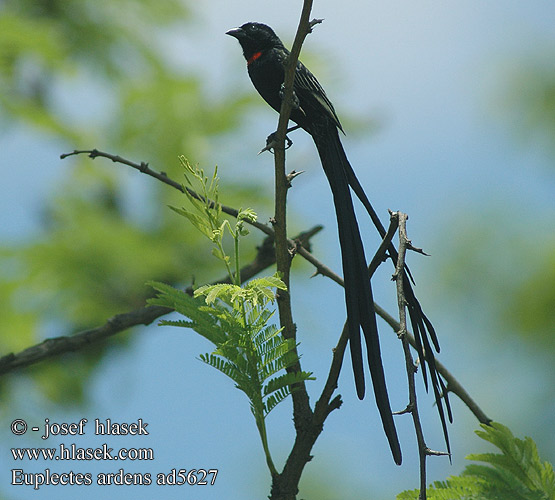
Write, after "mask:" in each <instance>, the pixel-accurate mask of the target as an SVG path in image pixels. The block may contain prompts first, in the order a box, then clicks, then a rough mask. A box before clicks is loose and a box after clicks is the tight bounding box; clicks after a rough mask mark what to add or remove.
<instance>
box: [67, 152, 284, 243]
mask: <svg viewBox="0 0 555 500" xmlns="http://www.w3.org/2000/svg"><path fill="white" fill-rule="evenodd" d="M80 154H87V155H88V156H89V158H92V159H93V160H94V159H95V158H97V157H102V158H108V159H109V160H112V161H113V162H114V163H121V164H123V165H127V166H129V167H131V168H134V169H136V170H138V171H139V172H142V173H143V174H146V175H149V176H150V177H154V178H155V179H158V180H159V181H161V182H163V183H164V184H167V185H168V186H171V187H173V188H174V189H177V190H178V191H181V192H182V193H184V192H185V191H187V192H188V193H189V194H190V195H191V196H192V197H193V198H195V199H197V200H199V201H202V202H203V203H204V202H205V201H206V200H205V199H204V196H202V195H200V194H198V193H197V192H196V191H194V190H193V189H191V188H189V187H187V186H185V185H183V184H180V183H179V182H176V181H174V180H173V179H170V178H169V177H168V176H167V174H166V173H165V172H156V171H155V170H152V169H151V168H150V167H149V165H148V163H146V162H144V161H142V162H141V163H136V162H134V161H131V160H128V159H127V158H123V157H122V156H119V155H113V154H111V153H105V152H103V151H99V150H98V149H96V148H95V149H76V150H74V151H72V152H71V153H64V154H62V155H60V158H61V159H62V160H63V159H64V158H67V157H68V156H74V155H80ZM208 201H209V203H212V204H215V203H216V202H215V201H212V200H208ZM220 208H221V209H222V212H223V213H225V214H228V215H231V216H232V217H237V215H238V214H239V211H238V210H237V209H235V208H233V207H228V206H226V205H222V204H220ZM245 221H246V222H248V223H249V224H250V225H251V226H253V227H255V228H256V229H259V230H260V231H262V232H263V233H265V234H267V235H268V236H273V235H274V232H273V231H272V229H271V228H270V227H269V226H267V225H265V224H261V223H260V222H257V221H251V220H248V219H245Z"/></svg>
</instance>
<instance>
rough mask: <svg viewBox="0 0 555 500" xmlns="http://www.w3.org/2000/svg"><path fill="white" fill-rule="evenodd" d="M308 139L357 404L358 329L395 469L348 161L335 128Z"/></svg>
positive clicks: (360, 385)
mask: <svg viewBox="0 0 555 500" xmlns="http://www.w3.org/2000/svg"><path fill="white" fill-rule="evenodd" d="M311 133H312V136H313V138H314V142H315V143H316V147H317V149H318V153H319V155H320V159H321V161H322V166H323V168H324V172H325V174H326V177H327V178H328V181H329V184H330V187H331V190H332V193H333V200H334V204H335V211H336V215H337V223H338V229H339V240H340V244H341V256H342V262H343V273H344V280H345V297H346V305H347V322H348V329H349V344H350V349H351V360H352V364H353V372H354V377H355V385H356V389H357V394H358V397H359V398H360V399H362V398H363V397H364V369H363V362H362V346H361V338H360V328H361V327H362V331H363V334H364V339H365V343H366V350H367V358H368V364H369V367H370V374H371V376H372V383H373V386H374V395H375V398H376V404H377V407H378V411H379V413H380V417H381V419H382V425H383V428H384V431H385V434H386V436H387V439H388V441H389V446H390V448H391V452H392V454H393V458H394V460H395V462H396V463H397V464H400V463H401V460H402V457H401V447H400V445H399V439H398V437H397V431H396V429H395V424H394V421H393V415H392V412H391V407H390V403H389V396H388V393H387V387H386V383H385V374H384V371H383V365H382V359H381V353H380V345H379V338H378V328H377V323H376V316H375V312H374V300H373V297H372V289H371V286H370V280H369V278H368V275H367V273H366V269H367V263H366V258H365V255H364V248H363V245H362V240H361V237H360V231H359V227H358V224H357V221H356V216H355V211H354V207H353V202H352V198H351V193H350V189H349V179H348V176H347V175H346V172H347V168H346V167H345V162H347V158H346V155H345V152H344V151H343V147H342V145H341V142H340V140H339V135H338V132H337V128H336V126H335V124H334V123H332V122H331V121H330V122H329V123H322V124H318V125H314V126H313V127H312V130H311ZM347 165H348V162H347ZM349 168H350V165H349Z"/></svg>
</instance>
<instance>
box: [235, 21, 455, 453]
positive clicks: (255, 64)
mask: <svg viewBox="0 0 555 500" xmlns="http://www.w3.org/2000/svg"><path fill="white" fill-rule="evenodd" d="M226 34H227V35H230V36H233V37H234V38H236V39H237V40H238V41H239V43H240V45H241V48H242V49H243V55H244V57H245V59H246V61H247V69H248V73H249V76H250V79H251V81H252V83H253V84H254V87H255V88H256V90H257V91H258V93H259V94H260V95H261V96H262V97H263V99H264V100H265V101H266V102H267V103H268V104H269V105H270V106H271V107H272V108H274V109H275V110H276V111H278V112H279V111H280V108H281V101H282V96H283V82H284V79H285V65H286V63H287V58H288V56H289V51H288V50H287V49H286V48H285V46H284V45H283V43H282V42H281V40H280V39H279V38H278V36H277V35H276V34H275V32H274V31H273V30H272V29H271V28H270V27H269V26H266V25H265V24H260V23H254V22H249V23H245V24H243V25H242V26H241V27H239V28H233V29H231V30H229V31H227V33H226ZM290 119H291V120H292V121H294V122H295V123H296V124H297V125H298V126H299V127H301V128H303V129H304V130H305V131H306V132H308V133H309V134H310V135H311V136H312V138H313V140H314V143H315V145H316V148H317V150H318V154H319V156H320V160H321V163H322V167H323V168H324V172H325V174H326V177H327V179H328V182H329V185H330V188H331V191H332V194H333V202H334V205H335V212H336V217H337V225H338V232H339V243H340V246H341V257H342V264H343V275H344V282H345V301H346V309H347V325H348V331H349V345H350V351H351V361H352V365H353V372H354V379H355V386H356V391H357V395H358V397H359V398H360V399H362V398H363V397H364V392H365V383H364V368H363V356H362V345H361V334H360V330H361V329H362V332H363V334H364V339H365V343H366V353H367V358H368V365H369V368H370V374H371V377H372V383H373V386H374V395H375V398H376V404H377V407H378V411H379V413H380V417H381V420H382V424H383V428H384V431H385V434H386V436H387V439H388V441H389V446H390V448H391V452H392V454H393V458H394V460H395V462H396V463H397V464H400V463H401V447H400V445H399V439H398V437H397V431H396V429H395V424H394V422H393V415H392V412H391V407H390V403H389V396H388V394H387V387H386V382H385V375H384V370H383V366H382V359H381V354H380V344H379V339H378V328H377V324H376V315H375V311H374V302H373V297H372V289H371V286H370V280H369V278H368V266H367V261H366V257H365V255H364V248H363V244H362V240H361V237H360V232H359V227H358V223H357V219H356V216H355V211H354V207H353V201H352V198H351V191H350V188H352V189H353V191H354V192H355V194H356V195H357V197H358V198H359V199H360V200H361V202H362V203H363V205H364V207H365V208H366V210H367V211H368V213H369V215H370V217H371V218H372V220H373V222H374V224H375V225H376V227H377V228H378V231H379V232H380V233H381V234H382V236H383V235H384V234H385V229H384V227H383V225H382V224H381V222H380V221H379V218H378V217H377V215H376V213H375V211H374V210H373V208H372V206H371V204H370V202H369V201H368V198H367V196H366V194H365V193H364V190H363V189H362V186H361V184H360V182H359V181H358V179H357V177H356V175H355V172H354V171H353V168H352V167H351V165H350V163H349V160H348V159H347V156H346V154H345V151H344V149H343V146H342V144H341V141H340V138H339V130H340V131H342V132H343V128H342V126H341V123H340V121H339V118H338V117H337V114H336V112H335V109H334V107H333V105H332V103H331V102H330V100H329V99H328V97H327V95H326V93H325V92H324V89H323V88H322V86H321V85H320V83H319V82H318V80H316V78H315V77H314V75H313V74H312V73H311V72H310V71H309V70H308V69H307V68H306V67H305V66H304V65H303V64H302V63H301V62H300V61H299V62H298V63H297V67H296V70H295V79H294V84H293V109H292V111H291V115H290ZM388 252H389V256H390V257H391V258H392V259H393V261H394V262H396V260H397V252H396V250H395V248H394V247H393V245H390V247H389V249H388ZM404 282H405V294H406V295H407V301H408V302H409V304H408V308H409V313H410V316H411V324H412V326H413V329H414V330H415V336H416V338H417V343H418V346H419V355H420V359H421V360H422V362H423V363H424V360H426V361H427V362H428V366H429V371H430V378H431V379H432V386H433V388H434V393H435V396H436V401H438V403H439V404H438V406H439V411H440V416H441V419H442V425H443V429H444V434H445V437H446V440H447V431H446V426H445V416H444V413H443V406H442V405H441V395H442V394H441V392H443V393H445V394H446V391H445V390H444V389H445V387H444V386H443V381H442V380H441V378H439V376H438V375H437V373H436V370H435V363H434V357H433V354H432V350H431V346H430V343H429V339H428V336H427V335H426V329H428V332H429V333H430V337H431V339H432V341H433V343H434V346H435V347H436V350H438V351H439V345H438V342H437V338H436V335H435V332H434V330H433V327H432V325H431V323H430V322H429V321H428V319H427V318H426V316H425V315H424V314H423V312H422V309H421V308H420V304H419V303H418V301H417V300H416V297H415V296H414V293H413V291H412V288H411V285H410V282H409V280H408V276H407V275H406V273H405V280H404ZM422 344H423V345H424V349H425V350H426V353H425V355H424V352H423V349H422ZM423 373H424V376H425V378H424V380H425V381H426V387H427V378H426V374H425V371H423ZM447 407H448V410H449V416H450V418H451V415H450V409H449V406H448V405H447ZM447 445H448V441H447ZM448 446H449V445H448Z"/></svg>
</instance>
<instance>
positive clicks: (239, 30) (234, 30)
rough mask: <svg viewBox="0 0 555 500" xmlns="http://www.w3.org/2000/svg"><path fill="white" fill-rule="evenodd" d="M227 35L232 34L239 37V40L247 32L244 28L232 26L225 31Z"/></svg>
mask: <svg viewBox="0 0 555 500" xmlns="http://www.w3.org/2000/svg"><path fill="white" fill-rule="evenodd" d="M225 34H226V35H229V36H232V37H233V38H237V40H239V39H241V38H243V36H244V35H245V32H244V31H243V29H242V28H232V29H230V30H229V31H226V32H225Z"/></svg>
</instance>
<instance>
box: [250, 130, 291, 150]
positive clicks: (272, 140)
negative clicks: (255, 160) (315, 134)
mask: <svg viewBox="0 0 555 500" xmlns="http://www.w3.org/2000/svg"><path fill="white" fill-rule="evenodd" d="M276 133H277V132H272V133H271V134H270V135H269V136H268V137H267V138H266V146H264V147H263V148H262V149H261V150H260V151H259V152H258V154H261V153H264V151H270V152H271V153H273V152H274V151H273V150H274V149H275V148H276V146H277V145H278V143H277V140H276ZM292 145H293V141H292V140H291V139H289V137H287V136H285V149H289V148H290V147H291V146H292Z"/></svg>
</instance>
